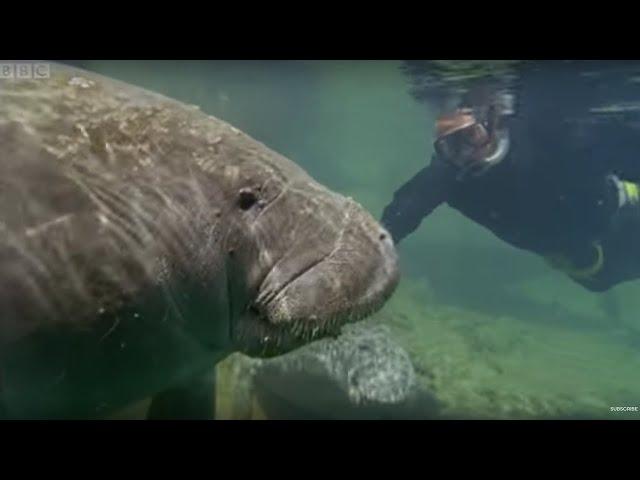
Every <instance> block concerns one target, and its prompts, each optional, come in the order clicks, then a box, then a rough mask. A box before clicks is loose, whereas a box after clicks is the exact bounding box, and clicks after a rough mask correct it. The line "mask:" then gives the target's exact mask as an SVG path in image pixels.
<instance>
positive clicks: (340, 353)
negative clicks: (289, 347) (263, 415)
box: [245, 322, 428, 419]
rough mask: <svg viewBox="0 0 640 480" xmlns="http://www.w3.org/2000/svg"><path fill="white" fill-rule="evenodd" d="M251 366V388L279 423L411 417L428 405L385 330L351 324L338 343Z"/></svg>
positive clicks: (403, 353) (405, 357)
mask: <svg viewBox="0 0 640 480" xmlns="http://www.w3.org/2000/svg"><path fill="white" fill-rule="evenodd" d="M248 365H250V368H249V366H247V367H245V369H246V370H247V372H248V374H250V376H251V378H252V386H251V387H250V388H252V389H254V390H255V392H256V395H258V398H260V401H261V403H262V404H263V408H266V409H267V410H269V411H270V413H271V414H272V415H273V416H274V417H276V418H281V416H282V417H283V418H320V419H349V418H363V419H364V418H367V419H383V418H404V417H407V418H412V417H411V415H412V414H415V411H416V410H417V408H414V407H417V406H418V404H420V406H421V404H422V403H423V402H426V401H428V399H426V398H425V396H424V395H422V392H421V391H420V388H419V386H418V383H417V380H416V374H415V371H414V368H413V364H412V363H411V359H410V358H409V355H408V353H407V352H406V351H405V350H404V348H402V346H401V345H400V344H399V343H398V342H397V341H396V340H395V339H394V338H393V335H392V334H391V332H390V330H389V328H388V327H386V326H385V325H376V324H373V325H372V324H369V322H364V323H358V324H354V325H349V326H346V327H345V328H344V329H343V332H342V334H341V335H340V336H339V337H338V338H335V339H323V340H320V341H318V342H315V343H312V344H311V345H307V346H304V347H302V348H300V349H298V350H296V351H294V352H291V353H288V354H286V355H283V356H280V357H278V358H273V359H267V360H260V359H255V360H252V361H251V362H250V363H249V364H248Z"/></svg>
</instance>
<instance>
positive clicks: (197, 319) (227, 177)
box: [0, 65, 398, 416]
mask: <svg viewBox="0 0 640 480" xmlns="http://www.w3.org/2000/svg"><path fill="white" fill-rule="evenodd" d="M397 281H398V267H397V258H396V254H395V250H394V247H393V245H392V242H391V240H390V237H389V235H388V233H387V232H386V231H385V230H383V229H382V228H381V227H380V225H379V224H378V223H377V222H376V221H375V220H374V219H373V218H372V217H371V215H369V214H368V213H367V212H366V211H365V210H364V209H363V208H362V207H360V206H359V205H358V204H357V203H356V202H354V201H353V200H352V199H349V198H345V197H343V196H341V195H338V194H336V193H333V192H331V191H329V190H327V189H326V188H324V187H323V186H321V185H319V184H318V183H316V182H315V181H313V180H312V179H311V178H310V177H309V176H308V175H307V174H306V173H305V172H304V171H303V170H302V169H301V168H299V167H298V166H296V165H295V164H294V163H292V162H290V161H289V160H287V159H286V158H284V157H282V156H280V155H278V154H277V153H275V152H273V151H271V150H269V149H268V148H267V147H265V146H264V145H262V144H260V143H258V142H256V141H255V140H253V139H251V138H250V137H248V136H247V135H245V134H243V133H241V132H240V131H238V130H237V129H235V128H233V127H232V126H230V125H228V124H226V123H224V122H222V121H220V120H218V119H216V118H213V117H210V116H208V115H206V114H204V113H202V112H200V111H198V110H197V108H192V107H188V106H186V105H184V104H181V103H179V102H176V101H174V100H170V99H167V98H165V97H162V96H160V95H157V94H154V93H150V92H147V91H144V90H141V89H138V88H135V87H132V86H130V85H126V84H123V83H121V82H116V81H113V80H110V79H106V78H104V77H100V76H97V75H93V74H89V73H87V72H83V71H79V70H75V69H70V68H67V67H63V66H58V65H53V66H52V69H51V77H50V78H48V79H37V80H36V79H32V80H28V79H27V80H14V79H3V80H0V355H1V356H2V360H1V362H2V363H0V382H2V383H1V387H0V388H1V389H2V391H3V396H4V398H5V403H10V404H13V405H14V406H16V405H18V406H23V405H27V404H29V402H30V401H33V402H35V404H34V405H33V406H32V407H29V408H24V409H22V410H20V409H19V408H18V407H16V408H18V410H16V411H17V412H18V413H17V414H16V415H31V414H32V413H33V412H35V413H33V414H34V415H44V416H57V415H67V413H65V414H61V413H59V412H61V411H65V409H66V408H67V407H68V405H66V403H68V402H69V401H71V400H73V401H72V402H71V403H73V407H72V410H73V414H69V415H74V416H90V414H89V413H88V412H93V413H94V414H95V412H96V411H98V410H100V412H102V413H106V412H107V411H109V410H112V409H114V408H117V407H119V406H122V405H123V404H124V403H125V402H130V401H134V400H137V399H139V398H142V397H143V396H148V395H150V394H154V393H156V392H159V391H161V390H163V389H165V388H167V387H170V386H171V385H173V384H176V383H180V381H181V380H184V378H185V377H187V376H190V375H196V374H198V372H201V371H203V369H205V366H207V365H209V366H210V365H212V362H215V361H217V360H219V359H220V357H221V356H224V355H226V354H228V353H229V352H232V351H235V350H239V351H242V352H245V353H248V354H249V355H252V356H273V355H278V354H282V353H285V352H287V351H290V350H292V349H294V348H297V347H298V346H300V345H302V344H304V343H307V342H310V341H312V340H315V339H318V338H322V337H323V336H326V335H329V334H335V333H336V332H337V330H338V329H339V327H340V326H341V325H343V324H345V323H347V322H349V321H355V320H358V319H360V318H363V317H365V316H367V315H368V314H370V313H372V312H374V311H376V310H377V309H379V308H380V307H381V306H382V304H383V303H384V302H385V301H386V299H387V298H388V297H389V296H390V295H391V294H392V292H393V290H394V288H395V286H396V284H397ZM51 339H55V340H54V341H52V340H51ZM25 372H28V375H27V374H25ZM54 392H55V394H54ZM54 397H55V398H56V401H55V406H51V405H45V404H47V402H49V399H50V398H54ZM7 399H9V400H7ZM27 399H28V400H29V401H26V400H27ZM74 402H75V403H74ZM49 403H51V402H49ZM100 408H102V409H100ZM9 410H11V408H9ZM43 412H46V413H43Z"/></svg>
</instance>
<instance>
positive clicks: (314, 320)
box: [233, 237, 399, 357]
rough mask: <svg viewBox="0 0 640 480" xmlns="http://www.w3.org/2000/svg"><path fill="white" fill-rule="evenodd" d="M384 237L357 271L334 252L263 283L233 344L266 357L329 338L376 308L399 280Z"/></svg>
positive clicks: (352, 263)
mask: <svg viewBox="0 0 640 480" xmlns="http://www.w3.org/2000/svg"><path fill="white" fill-rule="evenodd" d="M376 239H377V237H376ZM385 241H387V243H388V244H387V245H385V246H384V248H383V251H382V252H376V253H378V255H377V256H375V257H373V258H375V259H376V260H377V261H374V262H369V264H368V267H369V268H368V270H367V269H366V268H364V270H363V271H362V272H360V271H359V270H358V266H359V262H357V261H355V260H351V259H350V258H349V257H348V256H346V257H345V253H344V252H342V251H340V250H337V251H336V250H334V251H332V252H330V253H328V254H326V255H324V256H321V257H320V258H319V259H316V260H314V261H310V262H309V263H308V264H307V265H306V266H304V267H303V268H300V269H299V270H298V271H296V272H295V273H292V274H291V275H290V276H289V278H287V279H286V281H283V282H281V283H279V284H278V286H277V288H270V286H269V284H268V282H263V284H262V285H261V286H260V288H259V291H258V295H257V296H256V298H255V300H254V301H253V302H251V303H250V304H249V305H248V306H247V307H246V309H245V312H244V314H243V315H242V316H241V318H239V319H238V320H237V322H235V325H234V335H233V336H234V343H235V344H236V345H237V347H238V348H239V349H240V350H241V351H242V352H244V353H245V354H248V355H251V356H258V357H272V356H275V355H281V354H284V353H286V352H288V351H291V350H294V349H296V348H298V347H300V346H302V345H304V344H307V343H310V342H312V341H315V340H318V339H320V338H325V337H331V336H334V337H335V336H337V335H339V334H340V331H341V328H342V326H344V325H346V324H348V323H352V322H357V321H359V320H362V319H364V318H366V317H368V316H369V315H372V314H373V313H375V312H377V311H378V310H379V309H380V308H381V307H382V306H383V305H384V303H385V302H386V301H387V300H388V299H389V297H390V296H391V295H392V294H393V292H394V291H395V288H396V286H397V284H398V279H399V274H398V266H397V256H396V253H395V250H394V249H393V246H392V245H391V242H390V241H389V240H386V239H385ZM389 245H390V246H389ZM347 255H348V253H347ZM345 258H349V261H348V262H347V261H346V260H345ZM349 268H351V270H349Z"/></svg>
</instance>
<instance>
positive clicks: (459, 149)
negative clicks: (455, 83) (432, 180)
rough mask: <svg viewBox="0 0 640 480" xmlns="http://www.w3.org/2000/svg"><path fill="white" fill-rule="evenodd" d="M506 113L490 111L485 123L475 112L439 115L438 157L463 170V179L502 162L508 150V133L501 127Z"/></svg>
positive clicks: (436, 142) (496, 110)
mask: <svg viewBox="0 0 640 480" xmlns="http://www.w3.org/2000/svg"><path fill="white" fill-rule="evenodd" d="M505 113H507V112H505V110H504V109H498V108H489V109H488V112H487V114H486V115H484V116H485V117H486V121H484V122H483V121H480V120H479V119H478V116H477V115H476V113H475V111H474V110H472V109H458V110H456V111H455V112H453V113H450V114H445V115H442V116H440V117H439V118H438V121H437V124H436V130H437V131H436V141H435V143H434V148H435V152H436V154H437V155H438V156H439V157H440V158H442V159H443V160H445V161H446V162H448V163H450V164H452V165H453V166H455V167H456V168H458V169H460V176H464V175H466V174H468V173H471V174H473V175H481V174H482V173H484V172H486V171H487V170H488V169H489V168H491V167H492V166H494V165H496V164H498V163H500V162H501V161H502V160H503V159H504V158H505V156H506V155H507V153H508V151H509V135H508V131H507V129H506V128H501V127H500V126H499V125H498V123H499V119H500V117H501V116H502V115H504V114H505ZM508 113H511V111H509V112H508Z"/></svg>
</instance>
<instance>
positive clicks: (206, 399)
mask: <svg viewBox="0 0 640 480" xmlns="http://www.w3.org/2000/svg"><path fill="white" fill-rule="evenodd" d="M215 385H216V376H215V369H212V370H211V372H208V373H207V374H206V375H200V376H197V377H194V378H192V379H191V380H189V381H188V382H185V383H183V384H181V385H178V386H176V387H173V388H170V389H168V390H164V391H163V392H160V393H158V394H157V395H155V396H154V397H153V399H152V401H151V405H150V406H149V411H148V412H147V420H213V419H215V411H216V408H215V398H216V395H215Z"/></svg>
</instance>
